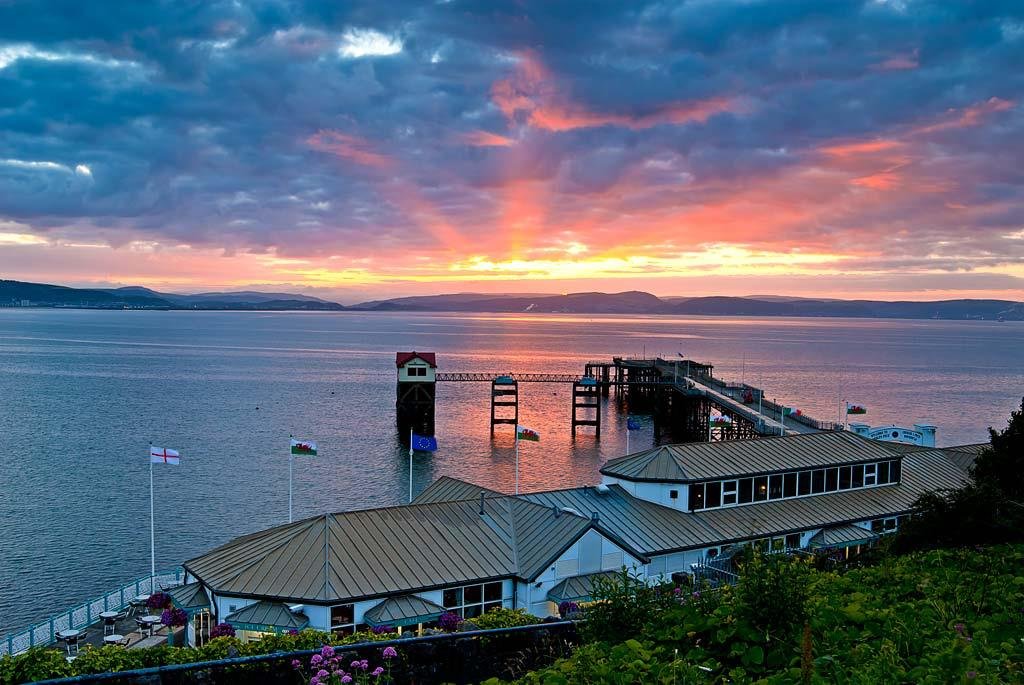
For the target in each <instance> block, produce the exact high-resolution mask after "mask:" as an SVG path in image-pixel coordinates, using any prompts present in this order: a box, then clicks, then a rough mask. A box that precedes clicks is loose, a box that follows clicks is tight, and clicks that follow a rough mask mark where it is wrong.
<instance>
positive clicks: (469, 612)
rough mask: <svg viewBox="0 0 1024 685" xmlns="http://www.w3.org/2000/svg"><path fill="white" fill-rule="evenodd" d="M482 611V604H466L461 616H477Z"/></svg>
mask: <svg viewBox="0 0 1024 685" xmlns="http://www.w3.org/2000/svg"><path fill="white" fill-rule="evenodd" d="M482 613H483V606H482V605H480V604H473V605H472V606H467V607H466V610H465V611H464V612H463V614H462V616H463V617H464V618H475V617H477V616H479V615H480V614H482Z"/></svg>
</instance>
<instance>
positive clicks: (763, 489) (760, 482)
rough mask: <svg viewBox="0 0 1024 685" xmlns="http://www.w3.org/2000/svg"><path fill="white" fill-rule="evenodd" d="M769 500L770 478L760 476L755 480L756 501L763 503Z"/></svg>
mask: <svg viewBox="0 0 1024 685" xmlns="http://www.w3.org/2000/svg"><path fill="white" fill-rule="evenodd" d="M766 499H768V476H758V477H757V478H755V479H754V501H755V502H763V501H765V500H766Z"/></svg>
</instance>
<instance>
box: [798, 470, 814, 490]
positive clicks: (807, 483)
mask: <svg viewBox="0 0 1024 685" xmlns="http://www.w3.org/2000/svg"><path fill="white" fill-rule="evenodd" d="M796 491H797V493H798V494H800V495H809V494H811V472H810V471H801V472H800V475H799V477H798V480H797V489H796Z"/></svg>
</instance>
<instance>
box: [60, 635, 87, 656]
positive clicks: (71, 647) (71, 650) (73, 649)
mask: <svg viewBox="0 0 1024 685" xmlns="http://www.w3.org/2000/svg"><path fill="white" fill-rule="evenodd" d="M86 635H88V633H79V634H78V635H75V636H73V637H67V638H64V644H65V647H66V649H67V652H68V656H69V657H72V658H74V657H77V656H78V645H79V644H81V643H82V642H85V636H86Z"/></svg>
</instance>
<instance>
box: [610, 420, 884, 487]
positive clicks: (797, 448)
mask: <svg viewBox="0 0 1024 685" xmlns="http://www.w3.org/2000/svg"><path fill="white" fill-rule="evenodd" d="M898 457H899V451H898V450H896V449H893V448H892V447H891V445H890V443H885V442H879V441H877V440H869V439H868V438H865V437H862V436H860V435H856V434H855V433H850V432H848V431H830V432H822V433H809V434H806V435H791V436H786V437H781V436H780V437H774V438H757V439H753V440H729V441H726V442H714V443H710V442H694V443H685V444H679V445H663V446H661V447H655V448H654V449H650V450H646V451H643V452H637V453H636V454H628V455H626V456H624V457H619V458H618V459H612V460H611V461H609V462H608V463H606V464H605V465H604V467H603V468H602V469H601V473H603V474H605V475H607V476H612V477H613V478H622V479H624V480H630V481H641V482H668V483H672V482H676V483H684V482H694V481H702V480H714V479H721V478H727V477H735V476H749V475H754V474H762V473H772V472H777V471H787V470H793V469H806V468H819V467H823V466H836V465H839V464H855V463H858V462H865V461H879V460H882V459H896V458H898Z"/></svg>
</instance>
